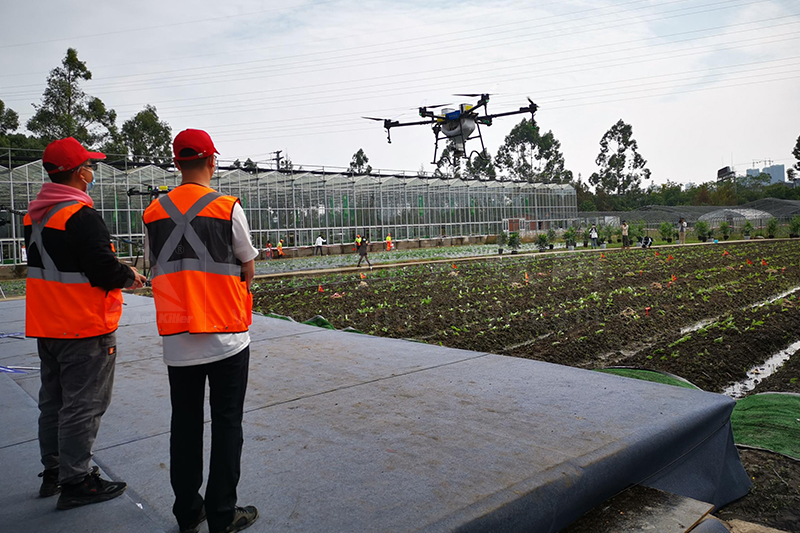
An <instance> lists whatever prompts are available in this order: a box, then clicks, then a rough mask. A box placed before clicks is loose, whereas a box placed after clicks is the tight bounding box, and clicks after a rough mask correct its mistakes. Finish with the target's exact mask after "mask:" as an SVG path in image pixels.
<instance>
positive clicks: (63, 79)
mask: <svg viewBox="0 0 800 533" xmlns="http://www.w3.org/2000/svg"><path fill="white" fill-rule="evenodd" d="M91 79H92V73H91V72H90V71H89V69H88V68H87V67H86V63H84V62H83V61H80V60H79V59H78V51H77V50H75V49H74V48H69V49H67V55H66V56H65V57H64V59H63V61H62V62H61V66H60V67H57V68H54V69H53V70H51V71H50V75H49V76H48V78H47V87H46V88H45V90H44V94H43V95H42V102H41V104H39V105H36V104H34V108H35V109H36V113H35V114H34V115H33V117H31V119H30V120H29V121H28V123H27V125H26V126H27V128H28V130H29V131H30V132H31V133H33V134H34V135H38V136H39V137H41V138H42V139H43V140H45V141H47V142H50V141H52V140H54V139H60V138H63V137H75V138H76V139H77V140H78V141H80V142H81V143H83V144H86V145H88V146H91V147H96V146H100V145H103V143H109V142H112V143H113V142H115V141H118V140H119V131H118V130H117V127H116V120H117V114H116V113H115V112H114V110H113V109H106V106H105V104H103V102H102V100H100V99H99V98H95V97H92V96H89V95H88V94H86V93H85V92H84V91H83V89H82V88H81V82H83V81H88V80H91Z"/></svg>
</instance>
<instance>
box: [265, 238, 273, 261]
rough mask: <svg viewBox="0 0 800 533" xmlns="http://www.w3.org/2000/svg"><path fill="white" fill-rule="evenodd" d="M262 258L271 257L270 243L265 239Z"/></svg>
mask: <svg viewBox="0 0 800 533" xmlns="http://www.w3.org/2000/svg"><path fill="white" fill-rule="evenodd" d="M264 259H272V243H271V242H269V241H267V247H266V248H264Z"/></svg>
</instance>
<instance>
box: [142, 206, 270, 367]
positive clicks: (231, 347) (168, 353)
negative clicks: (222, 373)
mask: <svg viewBox="0 0 800 533" xmlns="http://www.w3.org/2000/svg"><path fill="white" fill-rule="evenodd" d="M231 222H233V254H234V255H235V256H236V259H238V260H239V261H241V262H242V263H246V262H248V261H250V260H251V259H255V258H256V257H257V256H258V250H256V249H255V247H253V244H252V243H251V242H250V226H249V225H248V224H247V217H245V215H244V210H243V209H242V206H241V205H239V203H238V202H237V203H236V204H234V206H233V213H232V215H231ZM148 250H149V243H148V238H147V227H146V226H145V234H144V251H145V256H144V257H145V261H147V258H148ZM161 339H162V341H163V353H164V362H165V363H166V364H167V365H169V366H191V365H202V364H206V363H213V362H214V361H220V360H222V359H225V358H227V357H230V356H232V355H236V354H237V353H239V352H241V351H242V350H244V349H245V348H246V347H247V346H248V345H249V344H250V332H248V331H243V332H241V333H188V332H187V333H178V334H177V335H167V336H164V337H161Z"/></svg>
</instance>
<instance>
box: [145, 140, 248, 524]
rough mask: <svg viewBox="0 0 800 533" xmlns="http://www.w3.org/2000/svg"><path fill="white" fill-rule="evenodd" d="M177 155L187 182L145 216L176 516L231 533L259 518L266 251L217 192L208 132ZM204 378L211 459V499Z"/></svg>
mask: <svg viewBox="0 0 800 533" xmlns="http://www.w3.org/2000/svg"><path fill="white" fill-rule="evenodd" d="M173 152H174V154H175V159H174V160H175V166H176V167H178V169H179V170H180V171H181V184H180V185H179V186H178V187H175V189H173V190H172V191H171V192H170V193H169V194H167V195H161V196H160V197H159V198H158V199H156V200H154V201H153V202H152V203H151V204H150V205H149V206H148V207H147V209H146V210H145V212H144V223H145V244H146V245H145V250H146V251H147V253H148V254H149V258H150V261H151V264H152V269H151V272H152V286H153V299H154V300H155V304H156V325H157V327H158V333H159V334H160V335H161V336H162V337H161V338H162V345H163V354H164V362H165V363H166V364H167V371H168V375H169V388H170V402H171V405H172V419H171V425H170V441H169V451H170V468H169V474H170V483H171V484H172V490H173V491H174V493H175V503H174V505H173V506H172V513H173V514H174V515H175V518H176V519H177V521H178V527H179V528H180V530H181V531H186V532H188V531H192V532H194V531H196V529H197V527H198V526H199V525H200V524H201V523H202V522H203V521H204V520H206V519H208V529H209V531H210V532H212V533H219V532H226V533H230V532H234V531H241V530H242V529H244V528H246V527H248V526H249V525H251V524H252V523H253V522H255V521H256V519H257V518H258V511H257V510H256V508H255V507H253V506H246V507H239V506H237V505H236V504H237V494H236V487H237V485H238V484H239V477H240V474H241V457H242V444H243V443H244V435H243V431H242V417H243V414H244V399H245V393H246V392H247V376H248V367H249V363H250V334H249V331H248V330H249V327H250V324H251V322H252V311H253V296H252V294H251V293H250V284H251V282H252V280H253V276H254V274H255V266H254V265H255V263H254V259H255V258H256V257H257V256H258V250H256V249H255V248H254V247H253V245H252V244H251V241H250V227H249V226H248V224H247V218H246V217H245V214H244V210H243V209H242V206H241V204H240V203H239V199H238V198H236V197H234V196H227V195H223V194H220V193H218V192H217V191H215V190H214V189H212V188H211V178H212V176H213V175H214V171H215V168H216V162H217V161H216V159H217V158H216V155H215V154H216V153H217V150H216V148H215V147H214V143H213V142H212V140H211V137H210V136H209V135H208V133H206V132H205V131H202V130H184V131H182V132H180V133H179V134H178V136H177V137H175V140H174V142H173ZM206 382H207V383H208V388H209V403H210V406H211V428H210V429H211V462H210V465H209V474H208V483H207V484H206V491H205V497H203V496H201V495H200V492H199V491H200V487H201V485H202V484H203V428H204V426H205V424H204V419H205V415H204V408H203V404H204V403H205V400H204V397H205V390H206Z"/></svg>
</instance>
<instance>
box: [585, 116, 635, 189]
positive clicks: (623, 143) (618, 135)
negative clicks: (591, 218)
mask: <svg viewBox="0 0 800 533" xmlns="http://www.w3.org/2000/svg"><path fill="white" fill-rule="evenodd" d="M595 163H596V164H597V166H599V167H600V170H599V171H598V172H595V173H593V174H592V175H591V177H589V183H591V184H592V185H594V186H595V187H596V188H598V189H603V190H605V191H607V192H609V193H611V194H619V195H624V194H627V193H629V192H631V191H636V190H638V189H640V188H641V183H642V178H644V179H650V170H649V169H648V168H647V167H646V166H645V165H646V164H647V161H645V159H644V158H643V157H642V156H641V155H640V154H639V152H638V144H637V143H636V141H635V140H634V138H633V127H632V126H631V125H630V124H625V122H623V121H622V119H620V120H619V121H617V123H616V124H614V125H613V126H611V129H609V130H608V131H607V132H606V133H605V135H603V138H602V139H601V140H600V154H598V156H597V159H595Z"/></svg>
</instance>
